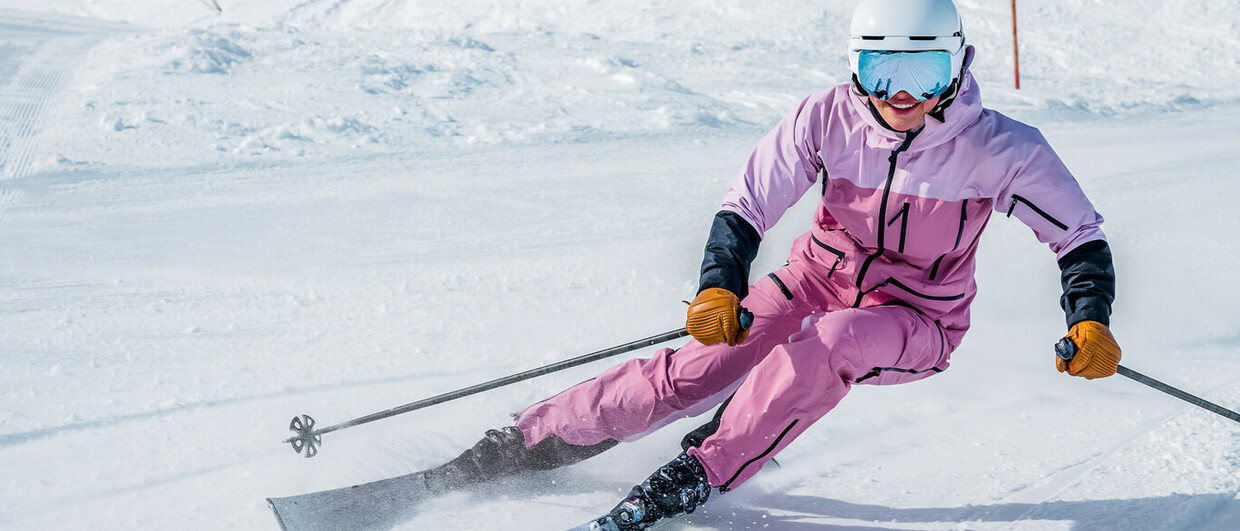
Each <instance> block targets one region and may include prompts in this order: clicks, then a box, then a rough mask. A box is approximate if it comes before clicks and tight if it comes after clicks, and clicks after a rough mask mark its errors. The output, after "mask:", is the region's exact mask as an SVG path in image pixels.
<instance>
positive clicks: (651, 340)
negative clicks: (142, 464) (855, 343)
mask: <svg viewBox="0 0 1240 531" xmlns="http://www.w3.org/2000/svg"><path fill="white" fill-rule="evenodd" d="M746 328H747V327H746ZM687 335H689V332H688V331H687V330H685V329H684V328H681V329H679V330H673V331H671V332H667V333H663V334H659V335H657V336H651V337H648V338H645V339H639V340H637V341H633V342H630V343H625V344H623V345H618V346H615V347H611V348H608V349H603V350H600V351H598V352H591V353H589V354H585V355H582V356H578V357H576V358H572V359H567V360H564V361H560V362H556V363H552V364H550V365H544V366H542V367H539V368H537V369H530V370H528V371H525V372H519V373H517V374H513V375H511V376H505V377H503V378H498V379H495V380H491V381H489V382H485V383H480V384H478V385H473V386H470V387H465V388H462V389H457V390H456V391H449V392H447V393H444V394H441V395H439V396H434V397H431V398H427V399H424V400H419V401H417V402H411V403H408V404H405V405H403V406H399V407H394V408H392V409H389V410H386V411H380V412H378V413H371V414H369V415H366V416H364V417H358V418H356V419H353V420H350V421H347V422H341V423H340V424H336V425H333V426H328V427H326V428H322V429H318V430H316V429H314V419H313V418H311V417H310V415H302V416H300V417H293V421H292V422H290V423H289V426H288V429H289V430H292V432H293V433H295V434H296V435H294V436H292V437H289V438H288V439H286V440H285V441H284V442H286V443H288V444H291V445H293V450H295V451H296V452H297V453H302V450H305V454H306V458H311V457H314V456H315V455H318V453H319V450H318V447H319V446H320V445H322V444H323V434H324V433H330V432H333V431H336V430H343V429H345V428H348V427H352V426H357V425H358V424H365V423H367V422H373V421H376V420H379V419H385V418H388V417H392V416H396V415H400V414H402V413H408V412H410V411H414V410H417V409H422V408H425V407H430V406H433V405H435V404H442V403H444V402H448V401H450V400H456V399H458V398H463V397H466V396H469V395H474V394H478V393H481V392H483V391H489V390H491V389H495V388H497V387H503V386H505V385H509V384H514V383H517V382H521V381H525V380H529V379H531V378H536V377H539V376H542V375H544V374H551V373H553V372H557V371H562V370H564V369H568V368H571V367H576V366H578V365H584V364H586V363H590V362H593V361H598V360H601V359H605V358H610V357H612V356H617V355H620V354H624V353H625V352H631V351H634V350H638V349H641V348H645V347H649V346H652V345H657V344H659V343H664V342H667V341H671V340H673V339H679V338H682V337H685V336H687Z"/></svg>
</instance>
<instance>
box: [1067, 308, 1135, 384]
mask: <svg viewBox="0 0 1240 531" xmlns="http://www.w3.org/2000/svg"><path fill="white" fill-rule="evenodd" d="M1055 354H1056V357H1055V368H1057V369H1059V372H1066V373H1068V374H1071V375H1072V376H1080V377H1083V378H1086V379H1089V380H1093V379H1094V378H1106V377H1107V376H1110V375H1112V374H1115V371H1116V370H1117V368H1118V367H1119V359H1120V348H1119V343H1116V342H1115V336H1113V335H1111V329H1109V328H1107V326H1106V325H1104V324H1102V323H1099V322H1098V321H1081V322H1079V323H1076V324H1074V325H1072V328H1071V329H1069V330H1068V335H1067V336H1064V338H1063V339H1061V340H1059V344H1057V345H1055Z"/></svg>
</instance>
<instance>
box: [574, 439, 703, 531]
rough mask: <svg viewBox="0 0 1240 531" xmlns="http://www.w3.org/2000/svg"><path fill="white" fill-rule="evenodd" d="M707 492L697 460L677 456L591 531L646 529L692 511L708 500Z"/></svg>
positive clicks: (700, 465)
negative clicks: (661, 521) (599, 530)
mask: <svg viewBox="0 0 1240 531" xmlns="http://www.w3.org/2000/svg"><path fill="white" fill-rule="evenodd" d="M710 489H711V487H710V483H709V482H708V481H707V480H706V469H704V468H702V464H701V463H699V462H698V460H697V458H696V457H693V456H690V455H688V454H680V456H679V457H677V458H676V459H673V460H672V461H671V462H670V463H668V464H666V465H663V466H662V467H660V468H659V470H657V471H656V472H655V473H654V474H651V475H650V477H648V478H646V481H643V482H642V483H641V484H640V485H638V486H636V487H633V490H631V491H629V496H628V497H627V498H625V499H624V501H621V502H620V504H619V505H617V506H616V508H614V509H612V510H611V512H610V513H608V514H607V516H604V517H603V518H601V519H600V520H599V521H597V524H596V526H597V527H595V529H609V528H613V527H614V528H615V529H619V530H620V531H636V530H640V529H646V528H649V527H650V526H652V525H654V523H655V522H658V521H660V520H663V519H665V518H671V517H674V516H677V515H680V514H687V513H691V512H693V510H694V509H697V507H698V506H699V505H701V504H703V503H705V502H706V500H707V499H709V498H710ZM600 524H601V525H600Z"/></svg>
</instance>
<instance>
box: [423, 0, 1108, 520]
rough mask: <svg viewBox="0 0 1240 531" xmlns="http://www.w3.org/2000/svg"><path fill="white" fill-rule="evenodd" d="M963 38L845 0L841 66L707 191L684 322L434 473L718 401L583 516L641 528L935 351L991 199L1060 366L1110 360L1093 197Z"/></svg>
mask: <svg viewBox="0 0 1240 531" xmlns="http://www.w3.org/2000/svg"><path fill="white" fill-rule="evenodd" d="M973 57H974V48H973V47H972V46H970V45H966V44H965V37H964V32H963V29H962V25H961V21H960V17H959V15H958V13H957V10H956V6H955V5H954V4H953V3H952V1H951V0H862V1H861V2H860V5H858V7H857V9H856V11H855V13H854V15H853V18H852V23H851V27H850V32H849V37H848V63H849V66H850V67H851V69H852V81H851V82H850V83H847V84H843V85H840V86H837V87H834V88H832V89H829V90H824V91H821V92H816V93H814V94H811V95H810V96H809V97H808V98H806V99H805V100H804V101H802V102H801V104H800V105H798V106H797V107H796V109H794V110H793V111H792V112H791V113H790V114H788V115H787V117H785V118H784V119H783V120H782V121H781V122H780V123H779V124H778V125H777V126H776V127H775V128H774V130H773V131H771V132H770V133H769V134H768V135H766V136H765V137H764V138H763V139H762V140H761V141H759V143H758V145H757V147H756V148H755V149H754V151H753V154H752V155H751V157H750V158H749V161H748V163H747V164H746V165H745V166H744V167H743V168H742V170H741V173H740V176H739V177H738V178H737V180H736V181H735V183H734V184H733V186H732V187H731V189H729V190H728V192H727V194H726V195H725V196H724V199H723V206H722V210H721V211H720V212H719V213H718V214H716V216H715V218H714V220H713V224H712V225H711V229H710V236H709V239H708V241H707V244H706V250H705V259H704V260H703V263H702V269H701V280H700V290H699V293H698V295H697V297H696V298H695V299H693V301H692V302H691V303H690V305H689V309H688V315H687V328H688V330H689V332H690V333H691V334H692V336H693V338H694V339H693V340H692V341H690V342H689V343H688V344H686V345H685V346H683V347H681V348H680V349H678V350H672V349H665V350H662V351H659V352H657V353H656V354H655V355H654V356H653V357H652V358H650V359H638V360H631V361H627V362H624V363H621V364H619V365H617V366H615V367H612V368H611V369H609V370H607V371H605V372H604V373H602V374H601V375H599V376H598V377H596V378H594V379H591V380H589V381H586V382H583V383H581V384H578V385H576V386H574V387H572V388H570V389H568V390H566V391H564V392H562V393H560V394H557V395H555V396H553V397H551V398H548V399H546V400H544V401H542V402H539V403H537V404H534V405H532V406H530V407H528V408H526V409H525V410H523V411H521V412H520V413H519V414H517V415H516V417H517V422H516V425H515V426H510V427H507V428H504V429H501V430H492V431H490V432H488V433H487V437H486V438H484V439H483V440H482V441H481V442H479V443H478V444H477V445H476V446H475V447H474V448H473V449H471V450H469V451H467V452H465V453H464V454H462V455H461V457H459V458H457V459H456V460H454V461H453V462H451V463H449V464H447V465H445V466H443V467H441V468H440V469H438V470H437V474H436V475H435V477H437V478H439V479H438V480H439V481H444V482H446V483H448V484H461V483H468V482H472V481H478V480H481V479H485V478H490V477H495V476H499V475H504V474H510V473H514V472H519V471H523V470H531V469H548V468H554V467H557V466H563V465H566V464H571V463H574V462H577V461H580V460H582V459H585V458H588V457H590V456H593V455H595V454H597V453H599V452H602V451H604V450H606V449H608V448H611V447H612V446H615V445H616V444H617V441H628V440H634V439H637V438H640V437H642V436H643V435H645V434H647V433H650V432H652V431H654V430H656V429H658V428H660V427H662V426H664V425H666V424H668V423H670V422H672V421H673V420H677V419H679V418H683V417H685V416H689V415H696V414H700V413H703V412H705V411H706V410H708V409H709V408H711V407H715V406H716V405H719V404H720V403H721V402H722V404H723V405H722V406H721V407H719V409H718V411H717V412H716V415H715V418H714V419H713V420H712V421H711V422H709V423H707V424H706V425H704V426H702V427H701V428H699V429H697V430H694V432H693V433H691V434H689V436H687V437H686V438H685V441H684V443H683V444H682V445H683V446H684V447H685V451H684V452H683V453H681V454H680V455H679V456H677V457H676V458H675V459H673V460H672V461H671V462H669V463H668V464H667V465H664V466H663V467H661V468H659V470H657V471H656V472H655V473H654V474H652V475H651V476H649V477H648V478H647V479H646V480H645V481H643V482H642V483H641V484H639V485H637V486H636V487H634V488H633V490H632V491H631V492H630V494H629V496H628V497H626V498H625V499H624V500H623V501H622V502H621V503H620V504H619V505H617V506H616V508H615V509H613V510H612V511H611V512H610V513H609V514H608V515H607V516H604V517H603V518H602V519H600V520H599V523H600V524H602V523H603V522H604V521H608V522H610V523H609V524H606V525H608V526H611V527H604V528H613V529H623V530H629V529H645V528H647V527H649V526H650V525H652V524H653V523H654V522H657V521H659V520H662V519H664V518H669V517H673V516H676V515H678V514H682V513H689V512H692V511H693V510H694V509H695V508H696V507H698V506H699V505H700V504H702V503H703V502H705V501H706V500H707V498H708V497H709V496H710V494H711V492H712V490H713V489H718V490H719V491H720V492H726V491H728V490H731V489H734V488H736V487H737V486H739V485H740V484H742V483H744V482H745V481H746V480H748V479H749V478H750V477H751V476H753V475H754V474H755V473H756V472H757V471H758V470H759V469H761V468H762V465H763V464H764V463H766V462H767V461H769V460H770V459H771V458H773V457H774V456H775V455H776V454H778V453H779V451H780V450H782V449H783V448H785V447H786V446H788V444H789V443H791V442H792V441H793V440H794V439H796V437H797V436H798V435H800V434H801V433H802V432H804V431H805V429H807V428H808V427H809V426H810V425H811V424H813V423H814V422H815V421H817V420H818V419H819V418H821V417H822V416H823V415H825V414H826V413H828V412H829V411H831V409H832V408H834V407H835V405H836V404H838V403H839V401H840V400H841V399H842V398H843V397H844V395H846V394H847V393H848V391H849V389H850V388H851V387H852V386H853V385H855V384H872V385H889V384H897V383H904V382H911V381H915V380H920V379H922V378H925V377H927V376H930V375H933V374H936V373H939V372H942V371H943V370H944V369H946V368H947V366H948V359H949V357H950V354H951V353H952V351H953V350H954V349H955V348H956V347H957V346H958V345H959V344H960V341H961V339H962V338H963V337H964V334H965V331H966V330H967V329H968V327H969V305H970V303H971V302H972V301H973V298H974V295H975V294H976V291H977V285H976V282H975V280H974V269H975V262H974V260H975V255H976V253H977V248H978V242H979V238H980V236H981V233H982V229H983V228H984V227H985V225H986V223H987V221H988V219H989V217H990V214H991V212H992V211H998V212H1000V213H1002V214H1005V215H1007V216H1008V217H1011V216H1015V217H1016V218H1017V219H1019V220H1020V221H1022V222H1023V223H1025V224H1026V225H1028V226H1029V227H1030V228H1031V229H1033V232H1034V234H1035V235H1036V236H1037V238H1038V239H1039V240H1040V241H1042V242H1043V243H1046V244H1047V245H1048V246H1049V247H1050V249H1051V251H1053V252H1054V253H1055V254H1056V256H1057V259H1058V265H1059V268H1060V271H1061V281H1062V287H1063V294H1062V296H1061V298H1060V304H1061V306H1062V307H1063V310H1064V312H1065V315H1066V319H1067V325H1068V333H1067V335H1066V338H1068V339H1069V340H1071V341H1072V342H1073V343H1074V344H1075V345H1076V346H1077V349H1078V354H1077V355H1076V357H1074V358H1072V360H1071V361H1070V362H1064V361H1063V360H1060V359H1058V358H1057V359H1056V365H1057V368H1058V370H1059V371H1060V372H1067V373H1069V374H1071V375H1074V376H1081V377H1085V378H1089V379H1094V378H1101V377H1106V376H1110V375H1112V374H1114V373H1115V372H1116V368H1117V365H1118V363H1119V359H1120V348H1119V346H1118V344H1117V343H1116V341H1115V339H1114V337H1113V336H1112V334H1111V332H1110V331H1109V329H1108V325H1109V317H1110V312H1111V302H1112V300H1113V299H1114V285H1115V280H1114V278H1115V277H1114V271H1113V268H1112V263H1111V253H1110V250H1109V248H1108V246H1107V242H1106V239H1105V236H1104V235H1103V233H1102V230H1101V229H1100V225H1101V224H1102V221H1103V220H1102V217H1101V216H1100V215H1099V214H1098V213H1097V212H1096V211H1095V210H1094V207H1093V206H1092V204H1091V203H1090V201H1089V200H1088V199H1087V198H1086V196H1085V194H1084V193H1083V192H1082V191H1081V188H1080V186H1079V185H1078V184H1077V182H1076V180H1075V179H1074V178H1073V176H1072V174H1071V173H1069V171H1068V169H1067V168H1066V167H1065V166H1064V164H1063V163H1062V162H1061V161H1060V159H1059V158H1058V157H1057V156H1056V154H1055V152H1054V151H1053V150H1052V149H1051V148H1050V146H1049V145H1048V144H1047V142H1046V140H1045V139H1044V138H1043V137H1042V136H1041V134H1040V133H1039V132H1038V131H1037V130H1036V129H1034V128H1032V127H1029V126H1027V125H1025V124H1022V123H1020V122H1017V121H1015V120H1013V119H1011V118H1008V117H1006V116H1003V115H1001V114H999V113H997V112H995V111H992V110H989V109H985V108H983V107H982V104H981V95H980V91H979V88H978V86H977V82H976V80H975V79H974V78H973V76H972V75H971V74H970V73H969V65H970V63H971V62H972V60H973ZM815 188H817V189H818V190H819V191H820V193H821V196H822V199H821V203H820V204H819V206H818V208H817V211H816V214H815V216H814V221H813V224H812V226H811V227H810V230H809V231H808V232H806V233H805V234H804V235H802V236H801V237H800V238H799V239H797V240H796V242H795V243H794V244H793V246H792V250H791V253H790V255H789V256H788V264H787V265H785V266H783V267H782V268H780V269H778V270H776V271H775V272H772V273H770V274H769V275H766V276H764V277H761V278H760V279H759V280H758V281H757V282H756V283H754V284H753V285H750V284H749V269H750V263H751V262H752V261H753V259H754V257H755V256H756V254H757V250H758V245H759V242H760V241H761V239H762V236H763V234H764V233H765V232H766V230H767V229H769V228H770V227H771V226H772V225H774V224H775V223H776V222H777V221H778V220H779V218H780V216H781V215H782V214H783V213H784V211H785V210H786V209H787V208H789V207H790V206H791V205H793V204H794V203H795V202H796V201H797V200H798V199H799V198H800V197H801V196H802V195H803V194H805V193H806V192H808V191H809V190H810V189H815ZM725 398H726V399H727V400H726V401H725V400H724V399H725Z"/></svg>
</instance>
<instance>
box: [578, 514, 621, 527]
mask: <svg viewBox="0 0 1240 531" xmlns="http://www.w3.org/2000/svg"><path fill="white" fill-rule="evenodd" d="M568 531H620V526H618V525H616V522H615V521H614V520H612V519H611V515H607V516H603V517H601V518H595V519H594V520H590V521H589V522H586V523H584V524H581V525H579V526H577V527H574V528H572V529H569V530H568Z"/></svg>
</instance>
